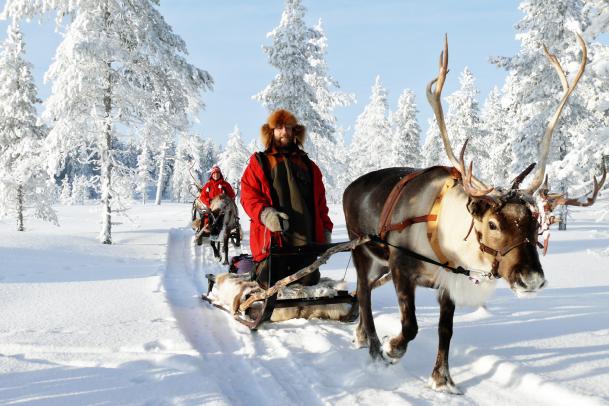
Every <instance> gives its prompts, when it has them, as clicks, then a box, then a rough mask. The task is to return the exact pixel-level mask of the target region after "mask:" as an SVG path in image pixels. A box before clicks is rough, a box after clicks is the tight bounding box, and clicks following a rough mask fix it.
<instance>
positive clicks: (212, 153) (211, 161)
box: [199, 139, 220, 183]
mask: <svg viewBox="0 0 609 406" xmlns="http://www.w3.org/2000/svg"><path fill="white" fill-rule="evenodd" d="M219 155H220V148H219V147H218V146H217V145H216V144H214V142H213V141H212V140H210V139H204V140H203V141H202V143H201V147H200V149H199V162H200V164H199V166H200V168H201V172H200V176H201V180H202V183H205V182H207V178H208V177H209V173H210V170H211V167H212V166H214V165H216V164H217V163H218V157H219Z"/></svg>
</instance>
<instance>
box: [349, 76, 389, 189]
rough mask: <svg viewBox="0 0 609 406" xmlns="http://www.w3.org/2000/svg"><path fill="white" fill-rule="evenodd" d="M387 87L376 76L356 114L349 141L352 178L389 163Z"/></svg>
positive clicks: (384, 166)
mask: <svg viewBox="0 0 609 406" xmlns="http://www.w3.org/2000/svg"><path fill="white" fill-rule="evenodd" d="M388 109H389V105H388V102H387V90H386V89H385V88H384V87H383V85H382V83H381V78H380V76H377V77H376V79H375V81H374V85H373V86H372V90H371V94H370V101H369V102H368V104H367V105H366V107H365V108H364V111H363V112H362V113H361V114H360V115H359V116H358V117H357V120H356V122H355V132H354V134H353V140H352V142H351V162H350V165H349V166H350V168H349V172H350V177H351V180H354V179H355V178H357V177H359V176H361V175H363V174H365V173H368V172H371V171H374V170H377V169H381V168H386V167H388V166H389V163H388V160H387V157H388V156H390V154H391V151H390V147H391V142H390V141H391V125H390V124H389V119H388V117H387V115H388Z"/></svg>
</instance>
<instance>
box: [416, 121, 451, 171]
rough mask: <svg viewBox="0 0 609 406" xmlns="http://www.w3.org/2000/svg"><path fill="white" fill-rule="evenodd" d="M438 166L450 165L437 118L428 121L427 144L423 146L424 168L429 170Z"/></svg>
mask: <svg viewBox="0 0 609 406" xmlns="http://www.w3.org/2000/svg"><path fill="white" fill-rule="evenodd" d="M436 165H450V163H449V161H448V157H447V156H446V152H445V151H444V145H442V139H441V138H440V129H439V128H438V122H437V121H436V118H435V117H434V118H430V119H428V120H427V131H426V132H425V143H424V144H423V167H425V168H427V167H430V166H436Z"/></svg>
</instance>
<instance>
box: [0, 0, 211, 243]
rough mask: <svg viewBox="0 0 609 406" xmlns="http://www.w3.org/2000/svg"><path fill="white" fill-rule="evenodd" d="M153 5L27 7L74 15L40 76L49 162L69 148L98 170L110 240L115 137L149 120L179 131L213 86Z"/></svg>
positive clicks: (119, 171)
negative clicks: (47, 83)
mask: <svg viewBox="0 0 609 406" xmlns="http://www.w3.org/2000/svg"><path fill="white" fill-rule="evenodd" d="M21 2H22V0H8V1H7V3H6V5H5V13H8V14H10V13H13V14H17V13H20V12H23V11H24V10H23V9H19V7H18V5H19V3H21ZM155 4H158V1H152V0H103V1H92V0H53V1H50V0H41V1H40V2H38V3H37V5H38V6H39V7H38V9H37V10H36V9H35V10H31V9H26V10H25V12H28V13H33V12H41V13H42V12H45V11H48V10H49V9H50V8H51V9H53V10H54V11H56V12H57V14H58V16H60V17H59V18H61V16H63V15H69V16H71V17H72V19H71V22H70V23H69V25H68V28H67V31H66V32H65V35H64V39H63V41H62V43H61V44H60V45H59V47H58V49H57V52H56V54H55V58H54V61H53V64H52V65H51V67H50V68H49V71H48V72H47V74H46V79H47V80H51V81H52V82H53V87H52V94H51V96H50V97H49V98H48V100H47V101H46V103H45V104H46V111H45V117H46V118H47V119H48V120H49V121H51V122H53V124H54V126H53V129H52V131H51V133H50V135H49V142H48V146H49V166H50V170H51V172H52V173H56V172H57V171H59V170H60V169H61V168H62V166H63V164H64V162H65V158H66V156H67V154H68V153H69V152H73V151H78V152H80V157H81V158H83V159H84V158H87V159H88V160H89V161H91V160H92V161H94V162H95V164H96V165H97V166H98V167H99V168H100V179H99V183H100V189H101V203H102V229H101V233H100V240H101V242H102V243H104V244H110V243H111V242H112V235H111V224H112V221H111V218H112V212H113V211H115V209H116V206H115V204H116V203H117V202H120V200H121V197H122V196H121V195H119V194H118V190H119V188H118V187H116V188H115V187H114V186H115V183H114V182H115V180H121V181H122V180H125V179H127V178H128V177H129V176H128V174H127V173H126V171H127V168H125V167H124V166H123V165H120V164H119V159H118V157H117V151H116V149H115V145H116V143H115V142H114V140H116V139H117V138H118V137H119V135H121V134H120V133H121V132H123V130H124V129H125V128H132V127H133V126H134V125H143V124H144V123H147V122H153V123H155V124H156V125H157V126H158V127H161V128H167V129H169V130H170V132H171V133H175V131H178V130H181V129H184V128H185V127H186V126H187V125H188V123H189V115H191V114H193V113H195V112H196V111H198V110H199V109H200V108H201V107H202V102H201V99H200V92H201V91H202V90H205V89H208V88H210V86H211V85H212V79H211V77H210V76H209V74H208V73H207V72H205V71H203V70H201V69H198V68H196V67H194V66H192V65H191V64H189V63H188V62H187V61H186V60H185V58H184V54H186V45H185V43H184V41H183V40H182V39H181V38H180V37H179V36H178V35H176V34H175V33H173V31H172V29H171V27H170V26H169V25H168V24H167V23H166V22H165V20H164V19H163V17H162V16H161V15H160V13H159V11H158V9H157V8H156V7H155ZM128 135H129V133H127V132H124V133H123V134H122V136H128ZM87 149H91V150H92V151H93V154H92V155H91V154H87V153H86V150H87ZM161 152H162V153H166V150H162V151H161ZM121 183H122V184H124V182H121ZM121 189H125V188H124V187H123V188H121Z"/></svg>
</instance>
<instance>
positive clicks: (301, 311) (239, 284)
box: [208, 273, 351, 321]
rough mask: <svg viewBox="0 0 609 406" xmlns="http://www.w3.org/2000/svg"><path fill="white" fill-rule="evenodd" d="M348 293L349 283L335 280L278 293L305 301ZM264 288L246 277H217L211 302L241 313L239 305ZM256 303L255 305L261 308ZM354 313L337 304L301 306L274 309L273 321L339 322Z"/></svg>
mask: <svg viewBox="0 0 609 406" xmlns="http://www.w3.org/2000/svg"><path fill="white" fill-rule="evenodd" d="M339 290H347V283H346V282H344V281H335V280H332V279H330V278H321V280H320V281H319V283H318V284H317V285H314V286H303V285H300V284H292V285H289V286H286V287H284V288H282V289H281V290H279V293H278V295H277V298H278V299H305V298H319V297H333V296H336V294H337V291H339ZM262 292H264V289H262V288H261V287H260V285H258V283H256V282H253V281H250V276H249V275H247V274H245V275H243V274H241V275H240V274H234V273H222V274H219V275H216V283H215V284H214V287H213V289H212V291H211V292H210V294H209V295H208V296H209V298H210V299H211V300H212V302H213V303H214V304H216V305H219V306H222V307H224V308H225V309H228V310H230V311H231V312H232V313H233V314H236V313H237V312H239V305H240V304H241V303H242V302H244V301H245V300H246V299H247V298H248V297H249V296H251V295H252V294H256V293H262ZM261 305H262V303H261V302H256V303H254V304H253V305H252V306H261ZM350 310H351V305H350V304H348V303H337V304H328V305H315V306H298V307H285V308H281V309H275V310H274V311H273V314H272V316H271V321H284V320H290V319H299V318H300V319H325V320H340V319H341V318H343V317H345V316H347V315H348V314H349V312H350Z"/></svg>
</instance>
